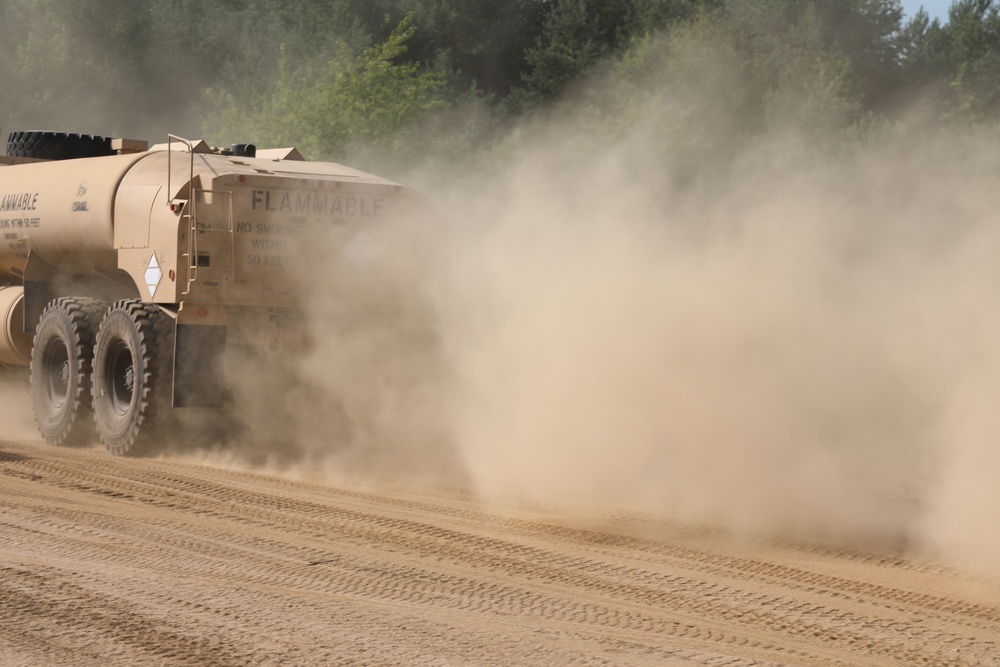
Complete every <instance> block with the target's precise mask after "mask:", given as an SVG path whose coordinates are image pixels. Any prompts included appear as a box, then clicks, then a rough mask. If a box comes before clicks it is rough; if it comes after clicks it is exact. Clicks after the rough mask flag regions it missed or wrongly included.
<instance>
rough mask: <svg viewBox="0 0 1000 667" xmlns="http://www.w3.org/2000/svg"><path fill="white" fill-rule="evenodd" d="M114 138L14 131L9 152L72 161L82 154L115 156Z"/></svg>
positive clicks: (23, 155) (86, 155)
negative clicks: (112, 144)
mask: <svg viewBox="0 0 1000 667" xmlns="http://www.w3.org/2000/svg"><path fill="white" fill-rule="evenodd" d="M114 154H115V151H114V150H112V149H111V138H110V137H101V136H96V135H89V134H67V133H65V132H38V131H29V132H11V133H10V134H9V135H8V136H7V155H11V156H13V157H29V158H38V159H42V160H72V159H74V158H81V157H101V156H104V155H114Z"/></svg>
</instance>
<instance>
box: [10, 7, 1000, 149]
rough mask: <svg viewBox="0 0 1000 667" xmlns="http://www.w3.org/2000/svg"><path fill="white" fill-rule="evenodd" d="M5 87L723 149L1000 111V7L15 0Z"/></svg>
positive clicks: (458, 135) (324, 145)
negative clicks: (533, 126)
mask: <svg viewBox="0 0 1000 667" xmlns="http://www.w3.org/2000/svg"><path fill="white" fill-rule="evenodd" d="M0 91H2V95H3V114H2V117H3V118H4V119H5V123H6V124H7V126H8V128H9V129H14V128H15V127H16V128H17V129H53V128H58V129H64V128H65V129H71V130H80V131H89V132H95V133H102V134H127V135H136V136H139V137H147V138H159V137H160V136H162V135H163V134H165V133H166V132H168V131H171V132H175V133H183V134H187V135H190V136H195V135H205V136H206V137H208V138H209V139H212V140H214V141H215V143H225V142H230V141H231V142H235V141H255V142H257V143H259V144H269V145H274V144H297V145H299V146H300V147H302V148H303V149H304V150H305V151H306V152H307V154H309V155H310V156H311V157H314V158H345V157H347V156H349V155H350V156H356V155H364V156H365V158H364V159H365V160H367V161H369V162H373V163H379V164H380V165H386V166H400V165H405V164H407V163H412V162H413V161H414V160H417V159H420V158H422V157H426V156H428V155H436V156H443V157H448V156H451V157H457V156H476V155H482V154H490V153H495V152H496V151H498V150H503V147H504V146H505V145H507V144H508V143H509V141H510V140H511V133H512V132H514V130H512V129H511V128H512V127H515V126H516V125H518V124H517V123H513V122H512V121H516V120H521V119H525V118H531V117H536V116H538V115H539V114H546V113H553V112H558V113H559V114H562V115H564V116H565V117H566V118H567V120H568V121H569V122H570V123H571V124H576V126H577V127H579V128H582V129H585V130H586V131H587V132H590V133H595V132H596V133H598V134H600V133H604V134H606V135H607V136H608V137H612V138H613V137H614V136H615V134H616V133H617V132H621V131H622V129H623V128H625V127H628V126H630V125H631V124H634V123H636V122H639V121H640V120H641V119H643V118H648V117H649V115H650V114H655V115H656V116H657V118H658V119H659V121H660V122H661V124H663V125H665V126H666V131H665V133H663V134H661V135H659V136H658V141H660V142H661V143H662V142H663V141H671V142H673V143H671V146H672V147H673V148H674V149H675V150H680V151H681V152H683V151H684V150H685V146H686V147H687V150H691V151H696V152H697V153H698V154H699V155H702V156H707V157H708V158H709V159H712V158H713V157H714V158H717V159H719V160H724V159H725V158H726V155H727V154H729V153H730V152H731V149H730V148H728V147H730V146H732V145H734V144H740V143H741V142H748V141H753V139H754V137H755V136H758V135H759V134H760V133H761V132H765V131H773V130H775V129H780V130H782V131H787V132H791V133H798V135H799V136H800V137H802V138H804V139H807V140H820V141H828V140H829V137H830V134H829V131H830V130H831V129H836V130H837V132H843V131H844V130H848V131H851V132H853V133H855V134H858V133H861V134H863V133H864V132H869V131H872V128H875V127H880V126H881V127H884V126H887V125H888V126H892V125H893V124H898V123H902V122H905V121H906V118H907V117H908V116H909V115H912V109H914V108H915V107H916V104H917V103H918V102H919V108H921V109H922V110H923V114H924V116H925V117H926V118H930V119H931V120H932V121H933V122H935V123H939V124H948V125H956V124H957V125H969V124H984V123H995V122H997V121H998V120H1000V2H998V1H997V0H955V2H954V3H953V5H952V7H951V10H950V14H949V19H948V21H946V22H944V23H940V22H938V21H936V20H934V21H932V20H930V19H929V17H928V16H927V14H926V13H923V12H921V13H918V14H917V15H916V16H914V17H912V18H910V19H908V20H905V19H904V17H903V13H902V9H901V6H900V3H899V0H811V1H810V0H506V1H505V2H494V1H493V0H310V1H309V2H302V1H296V0H158V1H157V2H149V3H144V2H134V0H91V1H90V2H87V3H80V2H76V1H74V0H0ZM567 100H572V103H569V102H567ZM926 118H925V120H926Z"/></svg>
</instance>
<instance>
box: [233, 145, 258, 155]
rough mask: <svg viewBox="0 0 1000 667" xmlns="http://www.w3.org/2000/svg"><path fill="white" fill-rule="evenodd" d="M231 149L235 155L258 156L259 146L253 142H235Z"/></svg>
mask: <svg viewBox="0 0 1000 667" xmlns="http://www.w3.org/2000/svg"><path fill="white" fill-rule="evenodd" d="M229 150H230V151H231V152H232V154H233V156H235V157H257V147H256V146H254V145H253V144H233V145H232V146H230V147H229Z"/></svg>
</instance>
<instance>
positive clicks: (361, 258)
mask: <svg viewBox="0 0 1000 667" xmlns="http://www.w3.org/2000/svg"><path fill="white" fill-rule="evenodd" d="M341 252H343V253H344V255H346V256H347V259H349V260H351V263H352V264H354V266H355V268H357V270H358V271H364V270H365V269H367V268H368V265H370V264H371V263H372V262H374V261H375V260H376V258H378V256H379V255H380V254H381V253H382V250H381V249H380V248H379V247H378V244H377V243H375V240H374V239H373V238H372V237H371V236H369V235H368V232H366V231H365V230H363V229H362V230H361V231H360V232H358V235H357V236H355V237H354V238H353V239H351V242H350V243H348V244H347V245H346V246H344V249H343V250H342V251H341Z"/></svg>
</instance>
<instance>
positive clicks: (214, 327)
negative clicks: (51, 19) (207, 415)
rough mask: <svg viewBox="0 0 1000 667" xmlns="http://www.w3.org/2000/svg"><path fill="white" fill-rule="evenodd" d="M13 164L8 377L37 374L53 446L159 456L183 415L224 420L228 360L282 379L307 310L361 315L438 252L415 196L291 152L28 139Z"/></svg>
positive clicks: (3, 290) (0, 264) (7, 235)
mask: <svg viewBox="0 0 1000 667" xmlns="http://www.w3.org/2000/svg"><path fill="white" fill-rule="evenodd" d="M8 154H9V155H8V156H7V157H0V233H2V234H3V239H2V243H0V315H2V316H3V320H2V322H0V326H2V331H3V335H2V336H0V364H3V365H22V366H30V391H31V399H32V405H33V409H34V413H35V419H36V421H37V423H38V428H39V431H40V433H41V435H42V437H43V438H44V439H45V440H46V441H47V442H49V443H51V444H80V443H85V442H87V441H90V440H92V439H93V438H94V437H95V435H96V437H97V438H99V439H100V441H101V442H103V443H104V445H105V446H106V447H107V449H108V450H109V451H110V452H112V453H113V454H118V455H126V454H128V455H138V454H143V453H148V452H150V451H151V450H152V449H153V448H155V447H156V445H157V441H158V439H159V438H160V437H161V436H162V434H163V433H164V432H165V431H167V430H168V429H169V426H170V425H171V424H172V423H173V419H172V417H173V416H175V415H176V414H177V413H178V411H179V410H183V409H185V408H195V409H202V410H204V409H214V410H224V409H226V407H227V402H228V400H229V396H230V392H229V391H228V390H227V386H226V382H225V378H224V374H223V372H222V370H221V368H222V367H221V365H220V360H221V359H223V358H224V357H225V355H226V353H227V351H229V350H232V349H252V350H257V351H258V352H259V354H256V355H255V356H251V357H244V358H250V359H258V360H264V361H262V362H261V363H275V364H281V363H285V361H286V360H285V359H284V357H283V355H285V354H287V353H289V352H294V351H295V348H296V347H297V346H301V345H304V344H305V343H304V342H303V341H305V340H306V339H307V338H308V333H307V331H306V324H305V320H306V319H307V317H306V316H307V314H308V310H309V308H310V303H309V300H310V295H314V294H316V293H317V292H318V291H323V292H327V293H335V294H337V295H344V296H345V298H346V297H348V296H350V297H351V299H352V300H353V302H354V303H357V304H361V305H362V306H363V304H364V303H365V300H366V298H367V295H368V293H369V292H370V291H372V290H377V289H380V288H381V287H380V283H379V281H378V280H376V279H375V276H376V275H377V274H378V271H379V266H380V265H388V264H392V266H393V269H392V270H393V273H394V275H395V277H396V278H397V279H399V278H400V276H406V277H405V278H403V279H402V282H403V283H407V284H409V285H410V286H411V287H412V286H413V285H415V284H416V283H419V282H420V280H421V278H420V277H419V274H420V272H422V271H424V270H425V269H427V267H428V265H429V262H428V258H429V257H430V256H431V253H432V252H433V250H434V248H435V247H436V246H437V243H436V242H433V241H431V242H429V243H428V241H430V239H432V235H427V234H425V233H423V231H422V230H419V229H418V228H417V227H418V226H419V224H421V223H420V222H418V221H421V220H424V221H426V220H432V219H434V220H439V219H438V218H437V217H436V216H434V215H433V212H432V211H431V208H430V207H429V206H428V205H427V204H426V202H425V200H424V199H423V198H422V197H421V196H420V195H419V194H418V193H416V192H414V191H413V190H410V189H408V188H405V187H403V186H401V185H399V184H397V183H394V182H392V181H389V180H386V179H383V178H379V177H377V176H374V175H371V174H367V173H364V172H362V171H358V170H356V169H352V168H350V167H346V166H343V165H339V164H335V163H324V162H308V161H305V160H303V158H302V156H301V155H300V154H299V153H298V151H296V150H295V149H270V150H257V149H256V148H255V147H254V146H252V145H248V144H240V145H234V146H232V147H231V148H228V149H219V148H212V147H210V146H208V145H207V144H205V143H204V142H202V141H188V140H186V139H181V138H179V137H175V136H172V135H171V136H169V137H168V141H167V142H166V143H164V144H159V145H156V146H153V147H151V148H148V147H147V146H146V144H145V143H144V142H137V141H131V140H123V139H115V140H111V139H106V138H103V137H87V136H80V135H62V134H55V133H48V132H44V133H43V132H18V133H12V134H11V135H10V138H9V140H8ZM432 263H433V262H431V264H432ZM400 267H404V269H405V270H404V269H400ZM397 282H399V281H398V280H397ZM347 316H349V311H348V314H347ZM95 431H96V433H95Z"/></svg>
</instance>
